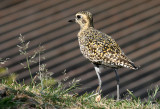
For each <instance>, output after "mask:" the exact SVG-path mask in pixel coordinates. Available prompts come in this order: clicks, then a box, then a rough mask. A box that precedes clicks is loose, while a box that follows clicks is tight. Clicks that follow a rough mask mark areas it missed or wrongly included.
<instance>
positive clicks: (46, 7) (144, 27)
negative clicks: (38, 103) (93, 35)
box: [0, 0, 160, 98]
mask: <svg viewBox="0 0 160 109" xmlns="http://www.w3.org/2000/svg"><path fill="white" fill-rule="evenodd" d="M81 10H88V11H90V12H92V13H93V15H94V26H95V28H97V29H99V30H101V31H103V32H105V33H107V34H109V35H111V36H112V37H113V38H114V39H115V40H116V41H117V43H118V44H119V45H120V47H121V48H122V49H123V51H124V52H125V53H126V55H127V56H128V57H129V58H131V59H132V60H133V61H134V62H135V64H137V65H140V66H141V69H140V70H138V71H133V70H129V69H125V68H124V69H120V70H119V71H118V72H119V75H120V93H121V97H124V95H125V94H126V93H127V92H126V89H129V90H131V91H133V92H134V94H135V95H136V96H140V97H141V98H146V97H147V96H148V93H147V89H152V88H154V86H155V85H159V86H160V51H159V50H160V1H159V0H130V1H129V0H114V1H113V0H112V1H111V0H92V1H86V0H48V1H45V0H12V1H10V0H1V1H0V57H1V58H10V59H9V60H8V62H7V64H6V65H5V66H7V67H8V68H9V73H12V72H15V73H17V74H19V79H20V80H22V79H25V81H26V82H29V81H30V76H29V73H28V71H27V70H26V69H24V68H23V67H22V66H21V65H20V63H24V62H25V58H24V56H20V55H19V51H18V48H17V44H18V43H19V42H18V36H19V34H20V33H21V34H22V35H23V36H24V37H25V39H26V41H31V43H30V46H29V47H30V48H29V51H28V52H29V53H30V54H33V51H34V50H35V49H36V47H38V46H39V44H41V45H43V46H44V47H45V49H46V51H45V53H44V54H43V56H45V57H46V59H45V60H44V61H42V63H46V64H47V68H48V69H49V71H51V72H53V77H54V78H56V79H58V80H61V79H63V78H64V75H63V73H62V72H63V71H64V70H65V69H66V73H67V76H69V79H68V80H67V81H66V83H68V82H70V81H72V79H73V78H76V79H80V80H81V84H82V86H81V88H82V89H80V90H77V92H79V93H80V94H82V93H84V92H85V91H93V90H95V89H96V88H97V86H98V80H97V76H96V73H95V71H94V69H93V66H92V64H90V62H88V61H87V60H86V59H85V58H84V57H83V56H82V55H81V53H80V50H79V46H78V41H77V36H76V35H77V33H78V31H79V26H78V25H76V24H70V23H68V22H67V21H68V20H69V19H71V18H73V17H74V14H75V13H77V12H78V11H81ZM31 67H32V73H33V74H34V75H35V73H36V71H38V68H37V67H38V64H32V66H31ZM100 75H101V77H102V81H103V85H102V89H103V94H104V95H109V96H112V95H113V96H115V95H116V81H115V75H114V73H113V71H112V70H111V69H106V71H104V72H103V73H101V74H100ZM157 97H158V98H160V94H159V95H158V96H157Z"/></svg>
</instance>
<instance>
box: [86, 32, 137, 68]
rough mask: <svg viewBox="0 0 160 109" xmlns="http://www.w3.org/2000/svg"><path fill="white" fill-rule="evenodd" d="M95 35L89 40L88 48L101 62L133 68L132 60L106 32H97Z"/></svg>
mask: <svg viewBox="0 0 160 109" xmlns="http://www.w3.org/2000/svg"><path fill="white" fill-rule="evenodd" d="M96 34H98V35H97V36H96V37H94V38H93V36H91V37H92V38H93V39H92V40H90V43H89V44H90V45H89V46H90V49H91V52H93V53H94V54H95V55H96V58H97V60H100V61H101V62H102V64H106V65H108V64H111V65H114V66H118V67H127V68H131V69H135V66H134V64H133V62H132V61H131V60H130V59H129V58H128V57H127V56H126V55H125V54H124V52H123V51H122V50H121V48H120V47H119V45H118V44H117V43H116V42H115V40H114V39H112V37H111V36H108V35H107V34H104V33H101V32H97V33H96Z"/></svg>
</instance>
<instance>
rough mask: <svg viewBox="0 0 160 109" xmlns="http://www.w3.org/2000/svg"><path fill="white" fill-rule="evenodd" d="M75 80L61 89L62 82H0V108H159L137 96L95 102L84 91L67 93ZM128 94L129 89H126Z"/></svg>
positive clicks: (71, 89)
mask: <svg viewBox="0 0 160 109" xmlns="http://www.w3.org/2000/svg"><path fill="white" fill-rule="evenodd" d="M76 87H77V83H76V82H73V84H72V85H70V87H68V88H65V87H64V85H63V84H62V83H57V85H53V86H48V87H44V88H43V91H42V87H41V85H40V84H36V85H21V84H18V83H17V82H13V83H7V82H5V81H3V82H2V83H1V84H0V107H1V109H6V108H8V109H10V108H17V109H24V108H26V109H27V108H35V109H47V108H50V109H53V108H60V109H63V108H74V109H130V108H133V109H159V108H160V102H159V101H156V102H155V103H154V104H153V103H152V101H151V100H150V101H147V102H142V101H141V100H140V99H138V98H131V99H125V100H120V101H116V100H114V99H113V98H107V97H102V98H101V99H100V101H97V100H96V99H97V97H98V95H95V94H94V93H85V94H83V95H81V96H77V94H76V93H75V94H72V95H71V94H69V92H71V91H74V89H76ZM130 93H131V92H130Z"/></svg>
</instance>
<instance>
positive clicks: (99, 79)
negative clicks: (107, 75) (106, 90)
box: [94, 66, 102, 94]
mask: <svg viewBox="0 0 160 109" xmlns="http://www.w3.org/2000/svg"><path fill="white" fill-rule="evenodd" d="M94 68H95V71H96V74H97V76H98V82H99V87H98V94H100V93H101V86H102V81H101V77H100V75H99V73H101V71H100V68H99V67H98V66H95V67H94Z"/></svg>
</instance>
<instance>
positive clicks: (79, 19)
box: [68, 11, 93, 28]
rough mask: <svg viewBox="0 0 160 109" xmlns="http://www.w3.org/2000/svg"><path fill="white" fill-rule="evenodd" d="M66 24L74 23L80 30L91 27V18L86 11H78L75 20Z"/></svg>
mask: <svg viewBox="0 0 160 109" xmlns="http://www.w3.org/2000/svg"><path fill="white" fill-rule="evenodd" d="M68 22H76V23H78V24H79V25H80V27H81V28H88V27H93V16H92V14H91V13H90V12H88V11H80V12H78V13H77V14H76V15H75V19H72V20H69V21H68Z"/></svg>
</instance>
